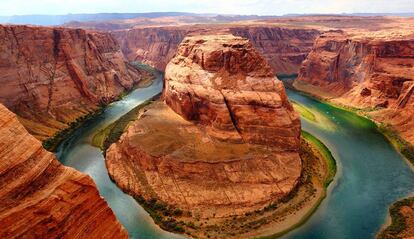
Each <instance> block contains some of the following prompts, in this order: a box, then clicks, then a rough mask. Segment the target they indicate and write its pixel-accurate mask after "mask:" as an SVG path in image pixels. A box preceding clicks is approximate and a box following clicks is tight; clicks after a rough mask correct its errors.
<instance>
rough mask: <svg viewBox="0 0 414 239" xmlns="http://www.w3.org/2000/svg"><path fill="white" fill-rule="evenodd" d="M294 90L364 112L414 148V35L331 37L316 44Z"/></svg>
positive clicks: (334, 33)
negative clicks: (385, 125) (397, 133)
mask: <svg viewBox="0 0 414 239" xmlns="http://www.w3.org/2000/svg"><path fill="white" fill-rule="evenodd" d="M295 86H296V87H297V88H299V89H301V90H304V91H308V92H310V93H312V94H316V95H318V96H322V97H326V98H329V99H331V100H332V101H333V102H336V103H339V104H342V105H346V106H350V107H353V108H360V109H361V108H362V109H365V110H367V111H368V112H367V113H366V114H368V115H369V116H370V117H372V118H373V119H374V120H375V121H378V122H380V123H384V124H388V125H391V126H393V127H394V128H395V129H396V130H397V131H399V133H400V134H401V136H402V137H403V138H404V139H405V140H407V141H409V142H411V143H414V132H413V131H412V130H411V129H412V128H413V127H414V119H413V112H414V97H413V92H414V35H401V34H392V33H382V32H374V33H363V34H361V33H345V32H342V31H332V32H329V33H326V34H324V35H322V36H321V37H320V38H319V39H318V40H317V41H316V43H315V45H314V49H313V50H312V52H311V53H310V54H309V56H308V58H307V59H306V61H305V62H304V64H303V66H302V68H301V70H300V75H299V78H298V79H297V80H296V82H295Z"/></svg>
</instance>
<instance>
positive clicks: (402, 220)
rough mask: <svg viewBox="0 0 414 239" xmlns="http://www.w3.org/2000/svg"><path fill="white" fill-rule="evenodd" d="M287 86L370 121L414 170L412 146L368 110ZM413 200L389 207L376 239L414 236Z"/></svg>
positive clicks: (396, 203) (413, 146)
mask: <svg viewBox="0 0 414 239" xmlns="http://www.w3.org/2000/svg"><path fill="white" fill-rule="evenodd" d="M289 86H290V87H289V88H290V89H291V90H294V91H296V92H297V93H299V94H302V95H305V96H307V97H311V98H314V99H316V100H318V101H320V102H322V103H324V104H327V105H330V106H332V107H335V108H338V109H341V110H344V111H348V112H351V113H354V114H356V115H358V116H360V117H363V118H365V119H367V120H369V121H371V122H372V123H374V124H375V126H376V129H377V131H378V132H380V133H381V134H382V135H383V136H384V137H385V138H386V139H387V141H388V142H389V143H390V144H391V145H392V146H393V147H394V148H395V149H396V151H397V152H399V153H400V154H401V155H402V156H403V157H402V158H403V159H404V160H406V161H407V164H408V165H409V167H410V168H411V169H412V170H413V169H414V145H412V144H410V143H409V142H407V141H405V140H404V139H402V138H401V137H400V136H399V134H398V132H397V131H396V130H394V129H393V128H392V127H391V126H388V125H384V124H382V123H380V122H377V121H375V120H373V119H372V118H371V117H369V115H367V112H369V111H370V110H368V109H365V110H364V109H357V108H353V107H349V106H346V105H341V104H338V103H333V102H331V101H330V100H329V97H328V96H327V97H321V96H318V95H315V94H311V93H309V92H304V91H301V90H300V89H297V88H296V87H294V85H293V84H289ZM413 200H414V197H409V198H405V199H402V200H400V201H397V202H395V203H394V204H392V205H391V206H390V208H389V216H388V219H387V220H386V222H385V223H384V224H383V226H382V227H381V230H380V231H379V232H378V234H377V238H380V239H385V238H399V237H400V236H401V235H405V236H407V235H409V236H413V235H414V226H412V225H414V223H412V222H413V221H414V219H413V218H414V210H413V209H412V208H414V204H411V210H410V209H408V208H410V203H412V201H413ZM404 209H405V210H404ZM402 211H404V212H402Z"/></svg>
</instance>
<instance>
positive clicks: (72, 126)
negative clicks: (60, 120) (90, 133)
mask: <svg viewBox="0 0 414 239" xmlns="http://www.w3.org/2000/svg"><path fill="white" fill-rule="evenodd" d="M103 109H104V108H103V107H99V108H98V109H97V110H96V111H94V112H91V113H89V114H87V115H84V116H82V117H79V118H78V119H76V121H74V122H71V123H69V127H68V128H66V129H64V130H61V131H59V132H57V133H56V134H55V135H54V136H53V137H51V138H48V139H46V140H44V141H43V142H42V144H43V148H45V149H46V150H48V151H50V152H55V151H56V150H57V147H58V146H59V144H60V143H61V142H62V141H63V140H64V139H66V138H67V137H68V136H69V135H70V134H72V133H73V132H74V131H75V130H76V129H78V128H80V127H81V126H82V125H83V124H84V123H86V122H87V121H89V120H91V119H93V118H95V117H96V116H98V115H100V114H102V112H103Z"/></svg>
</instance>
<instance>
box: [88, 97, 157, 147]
mask: <svg viewBox="0 0 414 239" xmlns="http://www.w3.org/2000/svg"><path fill="white" fill-rule="evenodd" d="M159 97H160V94H158V95H156V96H154V97H152V98H151V99H149V100H147V101H145V102H144V103H142V104H140V105H138V106H137V107H135V108H134V109H132V110H131V111H129V112H128V113H126V114H125V115H123V116H122V117H121V118H119V119H118V120H117V121H115V122H113V123H112V124H110V125H108V126H107V127H106V128H104V129H102V130H101V131H99V132H98V133H97V134H95V135H94V136H93V138H92V145H94V146H95V147H99V148H100V149H102V150H103V151H104V152H105V151H106V150H107V149H108V148H109V146H111V145H112V144H113V143H115V142H117V141H118V140H119V138H120V137H121V135H122V134H123V133H124V131H125V129H126V128H127V127H128V126H129V124H130V123H131V122H133V121H135V120H136V119H137V117H138V114H139V112H140V110H141V109H142V108H144V107H145V106H147V105H149V104H151V103H152V102H154V100H156V99H158V98H159Z"/></svg>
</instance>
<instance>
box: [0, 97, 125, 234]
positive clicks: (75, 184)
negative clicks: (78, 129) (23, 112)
mask: <svg viewBox="0 0 414 239" xmlns="http://www.w3.org/2000/svg"><path fill="white" fill-rule="evenodd" d="M0 141H1V144H0V185H1V191H0V224H1V227H0V237H1V238H127V233H126V231H125V230H124V229H123V227H122V226H121V225H120V223H119V222H118V221H117V220H116V218H115V215H114V214H113V212H112V210H111V209H110V208H109V207H108V205H107V203H106V202H105V201H104V200H103V199H102V198H101V197H100V196H99V193H98V190H97V188H96V186H95V184H94V182H93V181H92V179H91V178H90V177H89V176H86V175H84V174H82V173H80V172H77V171H75V170H74V169H71V168H67V167H64V166H63V165H61V164H60V163H59V162H58V161H57V160H56V158H55V156H54V155H53V154H52V153H49V152H47V151H46V150H44V149H43V148H42V145H41V143H40V142H39V141H38V140H36V139H35V138H34V137H33V136H31V135H30V134H29V133H28V132H27V131H26V129H25V128H24V127H23V126H22V125H21V124H20V123H19V121H18V120H17V117H16V116H15V115H14V114H13V113H12V112H10V111H9V110H8V109H6V108H5V107H4V106H3V105H1V104H0Z"/></svg>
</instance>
